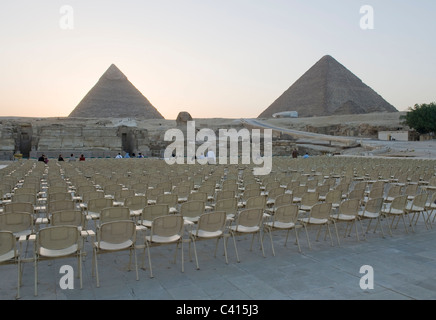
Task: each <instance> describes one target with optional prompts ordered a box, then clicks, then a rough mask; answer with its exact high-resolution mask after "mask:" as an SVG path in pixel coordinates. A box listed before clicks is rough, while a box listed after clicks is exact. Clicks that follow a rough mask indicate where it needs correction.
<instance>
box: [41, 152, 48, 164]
mask: <svg viewBox="0 0 436 320" xmlns="http://www.w3.org/2000/svg"><path fill="white" fill-rule="evenodd" d="M42 156H43V157H44V163H45V164H47V163H48V158H47V156H46V155H45V154H43V155H42Z"/></svg>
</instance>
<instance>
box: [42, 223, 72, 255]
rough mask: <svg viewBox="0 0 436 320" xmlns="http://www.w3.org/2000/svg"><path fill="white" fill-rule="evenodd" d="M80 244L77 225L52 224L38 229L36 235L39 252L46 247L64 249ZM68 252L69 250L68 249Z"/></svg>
mask: <svg viewBox="0 0 436 320" xmlns="http://www.w3.org/2000/svg"><path fill="white" fill-rule="evenodd" d="M79 245H80V234H79V230H78V229H77V227H76V226H64V225H62V226H51V227H45V228H42V229H40V230H39V231H38V233H37V236H36V248H37V252H39V253H41V252H43V250H41V248H44V249H49V250H62V249H69V248H75V249H76V250H77V249H78V248H79ZM66 251H67V252H68V250H66Z"/></svg>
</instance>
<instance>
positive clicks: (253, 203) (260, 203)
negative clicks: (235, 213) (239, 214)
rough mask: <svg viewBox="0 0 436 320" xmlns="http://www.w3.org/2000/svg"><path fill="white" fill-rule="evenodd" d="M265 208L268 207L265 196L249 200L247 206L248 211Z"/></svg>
mask: <svg viewBox="0 0 436 320" xmlns="http://www.w3.org/2000/svg"><path fill="white" fill-rule="evenodd" d="M265 207H266V197H265V196H263V195H260V196H256V197H251V198H248V199H247V202H246V204H245V208H246V209H251V208H261V209H265Z"/></svg>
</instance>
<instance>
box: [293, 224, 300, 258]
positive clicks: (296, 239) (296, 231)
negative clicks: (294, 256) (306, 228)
mask: <svg viewBox="0 0 436 320" xmlns="http://www.w3.org/2000/svg"><path fill="white" fill-rule="evenodd" d="M294 230H295V241H296V242H297V245H298V251H299V252H300V253H301V247H300V240H299V239H298V230H297V228H295V227H294Z"/></svg>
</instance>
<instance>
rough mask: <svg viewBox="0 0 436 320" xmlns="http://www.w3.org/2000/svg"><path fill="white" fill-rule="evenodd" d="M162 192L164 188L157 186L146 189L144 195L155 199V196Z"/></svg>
mask: <svg viewBox="0 0 436 320" xmlns="http://www.w3.org/2000/svg"><path fill="white" fill-rule="evenodd" d="M164 193H165V191H164V189H163V188H162V187H159V188H153V189H148V190H147V193H146V194H145V195H146V196H147V198H148V199H149V200H157V197H158V196H159V195H161V194H164Z"/></svg>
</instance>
